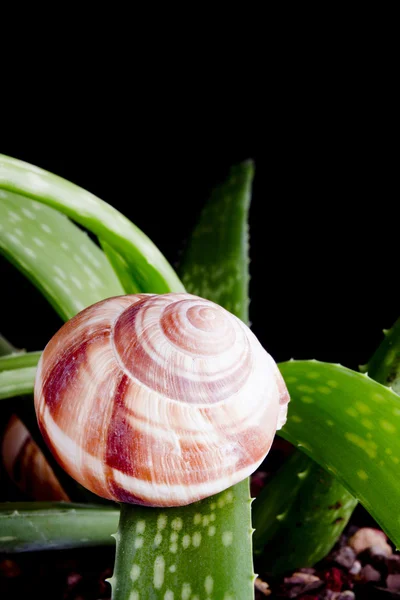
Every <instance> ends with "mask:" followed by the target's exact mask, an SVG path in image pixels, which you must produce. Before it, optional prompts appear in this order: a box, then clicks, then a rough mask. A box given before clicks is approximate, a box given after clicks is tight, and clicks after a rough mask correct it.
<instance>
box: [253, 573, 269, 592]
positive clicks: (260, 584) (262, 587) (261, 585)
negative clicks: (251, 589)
mask: <svg viewBox="0 0 400 600" xmlns="http://www.w3.org/2000/svg"><path fill="white" fill-rule="evenodd" d="M254 585H255V588H256V590H258V591H259V592H261V593H262V594H263V595H264V596H270V595H271V590H270V589H269V585H268V583H267V582H266V581H263V580H262V579H260V577H257V578H256V580H255V582H254Z"/></svg>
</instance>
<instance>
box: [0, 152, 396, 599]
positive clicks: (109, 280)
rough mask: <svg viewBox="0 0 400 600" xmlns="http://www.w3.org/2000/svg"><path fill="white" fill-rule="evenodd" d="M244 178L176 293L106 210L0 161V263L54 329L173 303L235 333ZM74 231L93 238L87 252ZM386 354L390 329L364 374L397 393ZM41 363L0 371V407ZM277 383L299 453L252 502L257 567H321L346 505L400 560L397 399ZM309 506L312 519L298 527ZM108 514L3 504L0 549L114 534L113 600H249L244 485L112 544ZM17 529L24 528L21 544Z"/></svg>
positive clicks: (126, 532)
mask: <svg viewBox="0 0 400 600" xmlns="http://www.w3.org/2000/svg"><path fill="white" fill-rule="evenodd" d="M252 176H253V165H252V164H251V163H250V162H248V163H244V164H242V165H239V166H238V167H236V168H235V169H233V170H232V172H231V174H230V177H229V178H228V180H227V182H226V183H225V184H224V185H222V186H220V187H219V188H218V189H217V190H215V192H214V193H213V195H212V197H211V198H210V200H209V202H208V204H207V205H206V207H205V209H204V212H203V214H202V216H201V219H200V222H199V224H198V226H197V228H196V229H195V231H194V234H193V236H192V238H191V240H190V243H189V245H188V248H187V251H186V255H185V256H184V259H183V261H182V264H181V268H180V274H181V280H180V279H179V278H178V276H177V275H176V274H175V272H174V271H173V269H172V268H171V267H170V266H169V265H168V263H167V261H166V260H165V259H164V257H163V256H162V254H161V253H160V251H159V250H158V249H157V248H156V247H155V246H154V245H153V244H152V242H151V241H150V240H149V239H148V238H147V237H146V236H145V235H144V234H143V233H142V232H141V231H139V230H138V229H137V228H136V227H135V226H134V225H133V224H132V223H130V222H129V221H128V220H127V219H126V218H125V217H123V216H122V215H120V214H119V213H118V212H117V211H116V210H115V209H113V208H112V207H110V206H109V205H107V204H105V203H104V202H102V201H101V200H99V199H97V198H96V197H94V196H93V195H91V194H89V193H88V192H86V191H84V190H82V189H80V188H78V187H77V186H75V185H73V184H71V183H69V182H66V181H64V180H62V179H61V178H59V177H57V176H55V175H52V174H49V173H46V172H44V171H42V170H40V169H37V168H36V167H33V166H31V165H27V164H25V163H21V162H20V161H17V160H14V159H11V158H8V157H1V158H0V223H1V225H0V251H1V252H2V253H3V254H4V255H5V256H6V257H7V258H8V259H9V260H10V261H11V262H12V263H13V264H14V265H15V266H16V267H17V268H19V269H20V270H21V271H22V272H23V273H24V274H25V275H26V276H27V277H28V278H29V279H30V280H31V281H32V283H34V284H35V285H36V286H37V287H38V289H39V290H40V291H41V292H42V293H43V294H44V295H45V296H46V298H47V299H48V300H49V302H50V304H51V305H52V306H53V308H54V309H55V310H56V311H57V312H58V314H59V315H60V316H61V317H62V318H63V319H64V320H68V319H69V318H71V317H72V316H73V315H75V314H76V313H77V312H79V311H80V310H82V309H83V308H85V307H87V306H89V305H91V304H93V303H94V302H96V301H98V300H102V299H104V298H107V297H110V296H115V295H120V294H124V293H137V292H150V293H165V292H171V291H173V292H180V291H183V290H184V289H186V290H187V291H188V292H190V293H194V294H197V295H200V296H203V297H205V298H208V299H210V300H213V301H214V302H217V303H218V304H221V305H222V306H224V307H225V308H227V309H228V310H229V311H231V312H232V313H234V314H235V315H237V316H238V317H239V318H241V319H242V320H243V321H245V322H246V321H247V320H248V254H247V253H248V239H247V213H248V209H249V203H250V193H251V183H252ZM73 221H76V222H77V223H79V224H80V225H81V226H84V227H86V228H87V229H88V230H89V231H91V232H92V233H93V234H95V235H96V236H97V238H98V241H99V246H98V245H96V244H95V243H94V242H93V241H92V240H91V239H90V238H89V237H88V236H86V235H85V233H83V232H82V231H81V229H79V228H78V227H76V226H75V225H74V223H73ZM398 340H399V328H398V326H395V327H394V328H393V330H392V331H391V332H390V333H389V335H388V336H387V337H386V340H385V342H384V345H382V347H381V348H380V349H379V350H378V351H377V353H376V355H375V356H374V357H373V359H372V360H371V363H370V366H369V367H368V368H369V370H370V376H371V377H374V378H376V379H378V381H380V382H381V383H383V384H387V383H392V384H393V385H396V383H397V381H398V353H397V347H398ZM5 347H6V345H5ZM39 355H40V353H23V354H18V355H11V356H5V357H2V358H0V398H3V399H4V402H6V401H7V400H6V399H7V398H12V397H14V398H15V397H18V396H20V395H22V394H27V393H31V392H32V389H33V381H34V376H35V366H36V363H37V360H38V359H39ZM280 368H281V372H282V375H283V377H284V379H285V381H286V384H287V385H288V387H289V391H290V394H291V398H292V400H291V404H290V409H289V415H288V421H287V424H286V425H285V427H284V429H283V430H282V432H281V433H282V435H283V436H284V437H286V439H288V440H289V441H290V442H292V443H293V444H294V445H295V446H296V447H297V448H298V449H299V451H300V452H297V453H296V454H295V455H293V457H292V458H291V459H290V460H289V461H288V462H287V464H286V465H284V467H283V470H282V472H281V473H278V474H277V475H276V477H275V479H274V480H272V481H271V485H270V486H267V487H266V489H265V491H264V492H263V494H262V495H261V496H260V497H259V499H258V500H257V502H256V505H255V511H254V520H253V525H255V526H256V528H257V531H256V534H255V537H254V542H255V551H256V552H257V553H258V555H260V556H263V557H264V560H268V556H270V559H271V571H275V572H277V571H280V570H282V568H284V565H285V562H286V565H287V564H288V561H289V563H290V564H293V565H294V566H296V563H297V566H304V564H306V563H307V564H312V563H314V562H315V561H317V560H319V558H321V557H322V556H323V555H324V554H325V553H326V552H328V551H329V549H330V548H331V546H332V545H333V543H334V542H335V540H336V539H337V537H338V536H339V535H340V533H341V531H342V530H343V527H344V525H345V523H346V522H347V520H348V518H349V516H350V514H351V512H352V510H353V508H354V506H355V504H356V502H357V500H360V501H361V502H362V504H363V505H364V506H365V507H366V508H367V509H368V510H369V512H370V513H371V514H372V515H373V516H374V517H375V519H376V520H377V521H378V523H380V525H381V526H382V528H383V529H384V530H385V531H386V533H387V534H388V535H389V537H390V538H391V539H392V541H393V542H394V543H395V544H396V545H400V523H399V520H398V515H397V512H396V506H398V505H399V500H400V490H399V489H398V486H397V483H396V482H397V474H398V469H399V468H398V464H399V463H400V447H399V444H398V441H397V440H398V438H397V436H396V433H397V431H398V428H399V427H400V422H399V424H397V419H398V418H399V417H400V399H399V397H398V396H397V395H396V393H395V392H394V391H393V390H392V389H390V388H387V387H384V386H383V385H381V384H380V383H377V382H375V381H373V380H372V379H371V377H370V376H366V375H362V374H359V373H356V372H353V371H350V370H349V369H346V368H345V367H341V366H339V365H332V364H327V363H319V362H317V361H290V362H288V363H283V364H282V365H280ZM349 456H351V457H352V460H351V461H349ZM314 461H316V462H314ZM317 463H318V464H317ZM285 490H286V492H285ZM382 496H384V497H385V503H383V502H382ZM282 499H284V502H283V501H282ZM310 499H311V500H313V501H314V504H313V505H311V504H310ZM315 502H317V504H318V507H319V512H318V513H317V518H314V519H312V513H313V511H314V507H315ZM387 502H389V508H388V504H387ZM339 505H340V506H339ZM331 506H337V508H336V509H334V510H332V509H330V508H329V507H331ZM117 514H118V511H117V508H115V509H113V508H108V507H102V506H98V507H96V506H89V505H88V506H87V507H84V506H71V507H68V508H67V507H66V506H65V505H64V506H63V505H57V504H52V505H35V504H32V506H26V505H19V504H18V505H17V504H16V505H15V508H13V509H11V510H10V507H9V506H4V505H3V506H1V505H0V528H1V529H0V549H1V550H8V551H15V552H16V551H23V550H32V549H44V548H50V547H51V548H62V547H77V546H79V545H95V544H98V543H110V542H111V543H113V540H114V538H111V537H110V536H111V534H112V533H115V539H116V542H117V547H116V563H115V569H114V575H113V577H112V579H111V584H112V588H113V598H114V599H115V600H128V599H129V600H143V599H146V598H154V599H157V598H160V599H161V598H162V599H164V600H176V599H177V598H182V599H184V600H185V599H186V600H202V599H211V598H214V599H215V600H233V599H240V600H247V599H249V600H250V599H251V598H252V597H253V593H254V592H253V582H254V572H253V562H252V535H251V534H252V523H251V498H250V495H249V482H248V481H244V482H241V483H239V484H237V485H236V486H234V487H233V488H231V489H229V490H227V491H225V492H222V493H221V494H218V495H217V496H214V497H211V498H208V499H206V500H203V501H201V502H199V503H195V504H191V505H188V506H186V507H180V508H169V509H157V508H146V507H139V506H134V507H128V506H127V505H122V507H121V511H120V518H119V526H118V532H116V531H115V527H116V521H117ZM314 517H315V515H314ZM325 517H326V518H325ZM295 519H297V520H298V519H301V520H302V521H303V522H304V523H307V528H308V533H309V540H308V542H306V543H303V544H302V543H301V541H300V540H299V539H297V538H296V535H294V536H293V537H292V543H291V553H292V554H291V555H290V553H289V550H288V549H285V548H284V547H283V548H282V554H281V555H280V556H278V557H276V556H275V557H274V559H273V560H272V558H271V553H269V552H268V547H271V544H272V545H273V544H274V540H276V539H277V538H276V536H279V535H283V534H282V532H287V536H288V537H289V536H292V535H293V523H294V522H295ZM25 522H29V523H32V527H31V528H28V530H27V529H26V528H25V527H24V523H25ZM35 532H36V533H35ZM285 535H286V534H285ZM303 542H304V540H303ZM293 548H295V551H294V552H293ZM275 554H276V553H275ZM303 561H304V562H303Z"/></svg>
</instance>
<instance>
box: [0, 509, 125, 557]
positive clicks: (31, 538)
mask: <svg viewBox="0 0 400 600" xmlns="http://www.w3.org/2000/svg"><path fill="white" fill-rule="evenodd" d="M118 518H119V511H118V510H117V509H115V508H105V507H102V506H90V505H89V504H70V503H63V502H6V503H2V504H0V552H27V551H37V550H50V549H53V550H61V549H65V548H82V547H88V546H100V545H102V546H106V545H113V544H114V539H113V537H111V536H112V533H113V531H115V530H116V527H117V524H118Z"/></svg>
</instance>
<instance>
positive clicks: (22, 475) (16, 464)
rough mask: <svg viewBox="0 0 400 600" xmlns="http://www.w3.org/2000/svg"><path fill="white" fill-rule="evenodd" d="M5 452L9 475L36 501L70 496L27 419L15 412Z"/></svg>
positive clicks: (5, 465) (6, 432)
mask: <svg viewBox="0 0 400 600" xmlns="http://www.w3.org/2000/svg"><path fill="white" fill-rule="evenodd" d="M1 455H2V460H3V465H4V468H5V470H6V473H7V475H8V476H9V478H10V479H11V481H13V482H14V483H15V485H16V486H17V487H18V488H19V489H20V490H21V491H22V492H24V493H25V494H26V495H27V496H29V497H30V498H32V499H33V500H62V501H64V502H68V501H69V498H68V496H67V494H66V493H65V491H64V490H63V488H62V487H61V485H60V483H59V482H58V479H57V478H56V476H55V474H54V471H53V469H52V468H51V466H50V465H49V463H48V462H47V460H46V457H45V456H44V454H43V452H42V451H41V450H40V448H39V446H38V445H37V444H36V442H35V441H34V440H33V438H32V436H31V434H30V433H29V431H28V429H27V428H26V427H25V425H24V424H23V422H22V421H21V420H20V419H19V418H18V417H17V416H16V415H12V416H11V418H10V420H9V422H8V423H7V427H6V429H5V431H4V434H3V440H2V444H1Z"/></svg>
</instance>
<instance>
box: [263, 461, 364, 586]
mask: <svg viewBox="0 0 400 600" xmlns="http://www.w3.org/2000/svg"><path fill="white" fill-rule="evenodd" d="M356 505H357V500H356V499H355V498H354V497H353V496H352V495H351V494H350V493H349V492H348V491H347V490H346V489H345V488H344V487H343V485H342V484H341V483H340V482H339V481H338V479H336V477H333V476H332V475H330V474H329V473H328V472H327V471H325V469H323V468H321V467H320V466H319V465H318V464H317V463H316V462H314V461H313V460H311V459H310V458H309V457H308V456H306V455H305V454H304V453H303V452H299V451H296V452H294V453H293V455H292V456H291V457H290V458H289V460H288V461H287V462H286V463H285V465H284V466H283V467H282V468H281V469H280V470H279V471H278V472H277V473H276V475H275V476H274V478H273V480H272V481H271V483H270V484H268V485H267V486H266V487H265V488H264V490H263V491H262V493H261V494H260V495H259V496H258V497H257V498H256V500H255V501H254V503H253V525H254V527H255V532H254V535H253V542H254V552H255V554H256V556H257V555H258V554H261V556H260V557H259V558H258V560H257V564H258V565H259V566H260V569H262V572H266V573H269V574H273V575H277V574H280V573H282V572H285V571H290V570H292V569H296V568H299V567H300V566H302V567H306V566H311V565H313V564H315V563H316V562H318V561H319V560H320V559H321V558H323V557H324V556H326V554H327V553H328V552H329V551H330V550H331V548H332V547H333V545H334V544H335V542H336V541H337V539H338V537H339V536H340V534H341V533H342V531H343V528H344V527H345V525H346V524H347V522H348V520H349V518H350V516H351V514H352V512H353V510H354V508H355V506H356ZM277 547H279V552H277V551H276V549H277Z"/></svg>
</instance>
